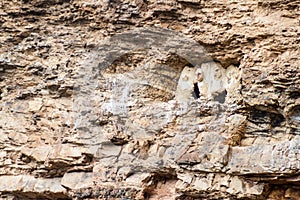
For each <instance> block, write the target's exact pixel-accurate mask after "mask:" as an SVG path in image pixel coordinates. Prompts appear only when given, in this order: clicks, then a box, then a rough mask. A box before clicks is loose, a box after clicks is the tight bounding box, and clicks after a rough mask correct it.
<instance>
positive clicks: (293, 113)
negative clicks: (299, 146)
mask: <svg viewBox="0 0 300 200" xmlns="http://www.w3.org/2000/svg"><path fill="white" fill-rule="evenodd" d="M289 118H290V122H291V123H292V124H293V125H296V126H298V127H300V105H296V106H294V107H292V108H291V109H290V111H289ZM298 129H299V128H298Z"/></svg>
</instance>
